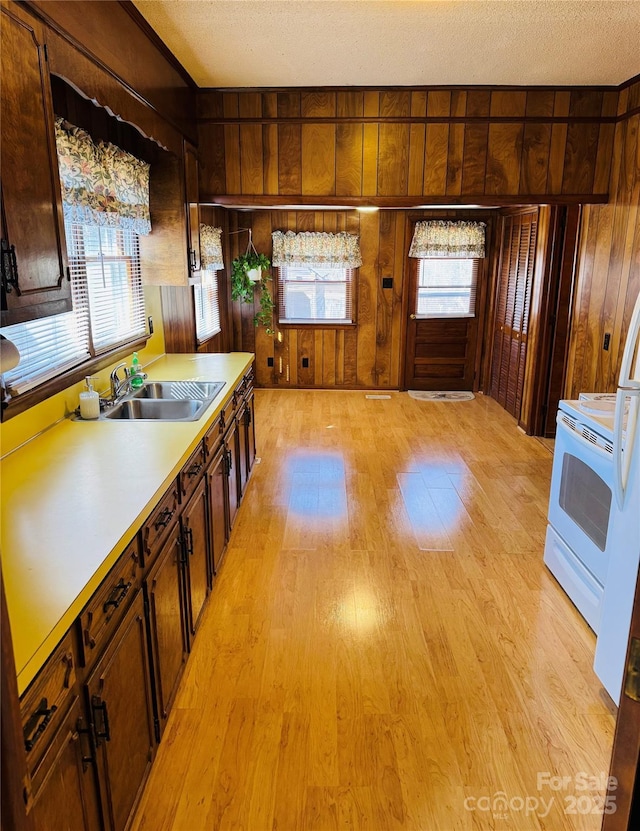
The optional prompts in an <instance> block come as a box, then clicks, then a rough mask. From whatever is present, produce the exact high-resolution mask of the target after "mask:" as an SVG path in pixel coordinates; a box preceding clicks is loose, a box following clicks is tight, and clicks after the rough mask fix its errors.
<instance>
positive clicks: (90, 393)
mask: <svg viewBox="0 0 640 831" xmlns="http://www.w3.org/2000/svg"><path fill="white" fill-rule="evenodd" d="M85 383H86V385H87V388H86V390H84V391H83V392H81V393H80V417H81V418H84V419H86V420H90V419H93V418H98V417H99V416H100V396H99V395H98V393H97V392H96V391H95V390H94V388H93V385H92V383H91V376H90V375H87V377H86V378H85Z"/></svg>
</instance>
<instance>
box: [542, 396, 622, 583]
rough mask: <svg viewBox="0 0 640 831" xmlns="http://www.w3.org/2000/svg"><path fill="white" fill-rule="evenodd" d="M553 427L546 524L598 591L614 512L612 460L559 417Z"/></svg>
mask: <svg viewBox="0 0 640 831" xmlns="http://www.w3.org/2000/svg"><path fill="white" fill-rule="evenodd" d="M568 421H569V422H571V419H569V420H568ZM557 423H558V429H557V432H556V445H555V451H554V457H553V471H552V475H551V495H550V498H549V523H550V525H552V526H553V528H554V529H555V530H556V532H557V533H558V534H559V535H560V536H561V537H562V539H563V540H564V542H565V543H566V544H567V546H568V547H569V548H570V549H571V551H572V552H573V553H574V554H575V556H576V557H577V559H578V560H580V562H581V563H582V564H583V565H584V566H585V567H586V568H587V569H588V570H589V571H590V572H591V574H592V575H593V576H594V577H595V578H596V580H597V581H598V583H600V585H601V586H604V583H605V579H606V576H607V569H608V563H609V554H610V551H609V549H610V547H611V524H612V523H611V515H612V512H613V510H614V507H615V503H614V498H613V458H612V454H611V453H610V452H609V451H608V450H606V449H604V447H601V446H599V445H598V444H594V443H593V442H591V441H589V440H587V439H585V438H584V437H583V435H582V433H581V432H578V431H576V430H573V429H572V428H571V427H570V426H569V425H568V424H567V422H566V421H565V419H564V418H563V417H562V413H561V412H560V413H559V414H558V419H557ZM578 427H580V425H579V424H578ZM602 443H603V445H606V442H605V441H604V440H603V442H602Z"/></svg>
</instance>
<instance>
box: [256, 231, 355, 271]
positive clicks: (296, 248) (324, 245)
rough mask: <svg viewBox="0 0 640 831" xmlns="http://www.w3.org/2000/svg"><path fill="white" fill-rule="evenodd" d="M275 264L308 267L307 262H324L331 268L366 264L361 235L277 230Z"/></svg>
mask: <svg viewBox="0 0 640 831" xmlns="http://www.w3.org/2000/svg"><path fill="white" fill-rule="evenodd" d="M271 236H272V239H273V257H272V264H273V265H274V266H289V267H291V268H304V267H305V266H307V265H324V266H327V267H328V268H358V267H359V266H361V265H362V255H361V253H360V240H359V238H358V236H357V234H347V233H346V232H341V233H338V234H327V233H322V232H312V231H303V232H302V233H300V234H294V232H293V231H287V232H286V233H284V232H282V231H274V232H273V234H272V235H271Z"/></svg>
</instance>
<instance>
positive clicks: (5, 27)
mask: <svg viewBox="0 0 640 831" xmlns="http://www.w3.org/2000/svg"><path fill="white" fill-rule="evenodd" d="M1 29H2V58H1V60H2V113H1V116H2V118H1V130H2V134H1V157H0V170H1V171H2V325H3V326H6V325H10V324H12V323H20V322H22V321H25V320H33V319H35V318H38V317H46V316H48V315H55V314H61V313H62V312H66V311H69V310H70V309H71V284H70V283H69V280H68V269H67V255H66V245H65V237H64V221H63V216H62V199H61V195H60V181H59V178H58V163H57V157H56V149H55V138H54V133H53V125H54V117H53V107H52V104H51V88H50V82H49V69H48V66H47V55H46V47H45V37H44V27H43V26H42V24H41V23H40V22H39V21H37V20H36V19H35V18H33V17H32V16H31V15H30V14H28V13H27V12H25V11H24V10H23V9H22V8H20V7H19V6H17V5H16V4H14V3H11V4H3V6H2V27H1Z"/></svg>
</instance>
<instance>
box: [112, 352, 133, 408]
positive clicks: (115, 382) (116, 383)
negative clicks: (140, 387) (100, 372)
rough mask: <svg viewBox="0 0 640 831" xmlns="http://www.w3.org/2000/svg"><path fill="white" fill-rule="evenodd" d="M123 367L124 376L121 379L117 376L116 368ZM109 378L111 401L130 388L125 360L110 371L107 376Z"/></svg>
mask: <svg viewBox="0 0 640 831" xmlns="http://www.w3.org/2000/svg"><path fill="white" fill-rule="evenodd" d="M122 367H124V378H123V380H122V381H121V380H120V378H119V377H118V370H119V369H122ZM109 380H110V382H111V398H112V400H113V401H117V400H118V398H120V396H121V395H124V394H125V393H126V392H127V391H128V390H129V388H130V380H131V379H130V377H129V368H128V367H127V364H126V362H125V361H123V362H122V363H121V364H118V366H117V367H115V368H114V369H113V370H112V371H111V375H110V376H109Z"/></svg>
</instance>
